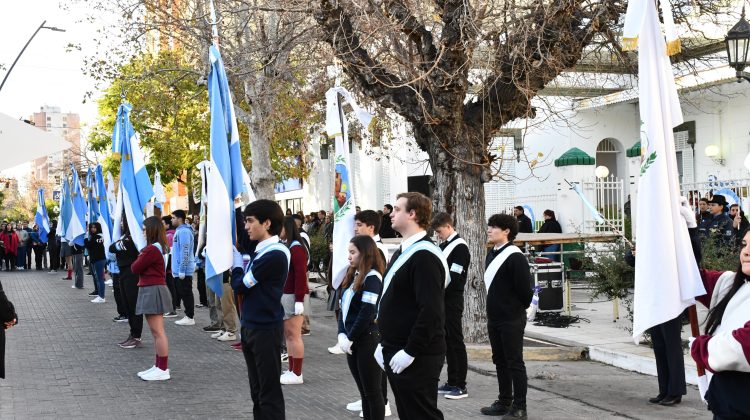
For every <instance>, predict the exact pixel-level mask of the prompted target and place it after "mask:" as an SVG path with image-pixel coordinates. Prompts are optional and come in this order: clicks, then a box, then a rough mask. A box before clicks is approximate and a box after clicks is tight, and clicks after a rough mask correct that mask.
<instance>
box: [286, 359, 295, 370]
mask: <svg viewBox="0 0 750 420" xmlns="http://www.w3.org/2000/svg"><path fill="white" fill-rule="evenodd" d="M287 361H288V362H289V372H294V357H292V356H289V357H288V358H287Z"/></svg>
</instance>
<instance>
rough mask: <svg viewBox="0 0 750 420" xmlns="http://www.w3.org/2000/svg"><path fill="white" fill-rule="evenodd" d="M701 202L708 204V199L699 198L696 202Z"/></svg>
mask: <svg viewBox="0 0 750 420" xmlns="http://www.w3.org/2000/svg"><path fill="white" fill-rule="evenodd" d="M701 201H703V202H704V203H706V204H708V198H701V199H700V200H698V202H701Z"/></svg>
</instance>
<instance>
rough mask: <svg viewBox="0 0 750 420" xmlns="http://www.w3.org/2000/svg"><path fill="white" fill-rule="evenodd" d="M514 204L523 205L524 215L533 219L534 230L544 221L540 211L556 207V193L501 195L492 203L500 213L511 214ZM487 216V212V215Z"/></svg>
mask: <svg viewBox="0 0 750 420" xmlns="http://www.w3.org/2000/svg"><path fill="white" fill-rule="evenodd" d="M515 206H523V207H524V209H525V213H526V215H527V216H529V218H531V219H532V220H533V221H534V232H536V231H537V230H539V228H540V227H541V226H542V223H544V216H543V215H542V213H543V212H544V211H545V210H547V209H550V210H556V209H557V194H537V195H530V196H513V197H503V198H501V199H499V200H498V201H497V202H495V203H493V206H492V207H493V208H494V209H496V210H499V212H500V213H507V214H513V208H514V207H515ZM488 207H489V206H488ZM489 216H490V214H489V213H488V214H487V217H489Z"/></svg>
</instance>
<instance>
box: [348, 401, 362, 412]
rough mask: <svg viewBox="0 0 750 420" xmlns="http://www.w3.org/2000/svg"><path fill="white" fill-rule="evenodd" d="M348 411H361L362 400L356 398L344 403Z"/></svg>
mask: <svg viewBox="0 0 750 420" xmlns="http://www.w3.org/2000/svg"><path fill="white" fill-rule="evenodd" d="M346 409H347V410H349V411H362V400H357V401H354V402H352V403H349V404H347V405H346Z"/></svg>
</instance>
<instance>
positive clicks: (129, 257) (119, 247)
mask: <svg viewBox="0 0 750 420" xmlns="http://www.w3.org/2000/svg"><path fill="white" fill-rule="evenodd" d="M109 252H111V253H113V254H115V257H117V266H118V267H120V268H121V269H122V267H127V268H128V271H130V265H131V264H133V262H135V260H136V259H137V258H138V254H139V252H138V248H137V247H136V246H135V243H134V242H133V239H131V238H130V235H125V236H123V237H122V238H120V240H118V241H116V242H113V243H112V245H110V246H109Z"/></svg>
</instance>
